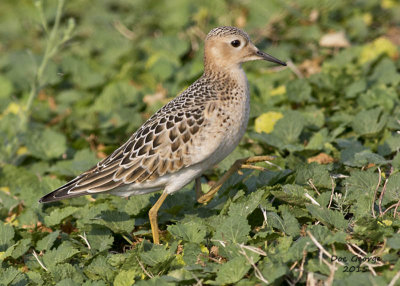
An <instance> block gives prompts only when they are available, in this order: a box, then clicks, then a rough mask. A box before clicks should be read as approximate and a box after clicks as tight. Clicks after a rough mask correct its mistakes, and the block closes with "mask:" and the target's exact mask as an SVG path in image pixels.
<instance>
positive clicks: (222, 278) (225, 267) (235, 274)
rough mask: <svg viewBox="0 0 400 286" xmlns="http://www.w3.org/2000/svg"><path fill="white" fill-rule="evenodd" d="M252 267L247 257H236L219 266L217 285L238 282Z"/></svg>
mask: <svg viewBox="0 0 400 286" xmlns="http://www.w3.org/2000/svg"><path fill="white" fill-rule="evenodd" d="M250 267H251V266H250V264H249V263H248V262H247V260H246V258H245V257H243V256H238V257H235V258H233V259H232V260H229V261H228V262H226V263H224V264H222V265H221V267H219V269H218V272H217V279H216V280H215V282H216V283H217V285H222V284H231V283H236V282H238V281H239V280H240V279H242V277H243V276H244V275H245V274H246V273H247V272H248V271H249V270H250Z"/></svg>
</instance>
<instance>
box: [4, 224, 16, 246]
mask: <svg viewBox="0 0 400 286" xmlns="http://www.w3.org/2000/svg"><path fill="white" fill-rule="evenodd" d="M14 234H15V232H14V228H13V227H12V226H11V225H9V224H5V223H3V222H0V251H4V250H6V249H7V248H8V247H9V246H10V245H12V244H14V240H13V238H14Z"/></svg>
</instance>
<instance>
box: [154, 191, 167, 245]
mask: <svg viewBox="0 0 400 286" xmlns="http://www.w3.org/2000/svg"><path fill="white" fill-rule="evenodd" d="M167 196H168V194H167V193H166V192H165V191H164V192H163V193H162V194H161V196H160V197H159V198H158V200H157V202H156V203H155V204H154V206H153V207H152V208H151V209H150V211H149V219H150V225H151V232H152V234H153V242H154V243H155V244H160V237H159V234H158V233H159V229H158V223H157V214H158V210H159V209H160V207H161V205H162V204H163V202H164V201H165V199H166V198H167Z"/></svg>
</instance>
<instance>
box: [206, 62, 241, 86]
mask: <svg viewBox="0 0 400 286" xmlns="http://www.w3.org/2000/svg"><path fill="white" fill-rule="evenodd" d="M203 76H204V77H206V78H209V79H210V80H212V81H219V82H225V83H226V84H228V83H229V82H235V83H236V84H238V85H239V86H243V87H246V88H247V78H246V74H245V73H244V71H243V69H242V66H241V65H240V64H237V65H233V66H229V67H218V66H210V65H206V66H205V68H204V74H203Z"/></svg>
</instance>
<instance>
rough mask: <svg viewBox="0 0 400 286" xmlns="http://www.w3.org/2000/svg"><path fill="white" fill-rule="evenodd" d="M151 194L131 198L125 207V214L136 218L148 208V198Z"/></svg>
mask: <svg viewBox="0 0 400 286" xmlns="http://www.w3.org/2000/svg"><path fill="white" fill-rule="evenodd" d="M152 196H153V194H144V195H140V196H131V197H130V198H129V201H128V202H127V203H126V205H125V208H124V210H125V212H126V213H127V214H128V215H132V216H136V215H138V214H140V213H141V212H142V211H143V210H145V209H146V208H148V207H149V206H150V198H151V197H152Z"/></svg>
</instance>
